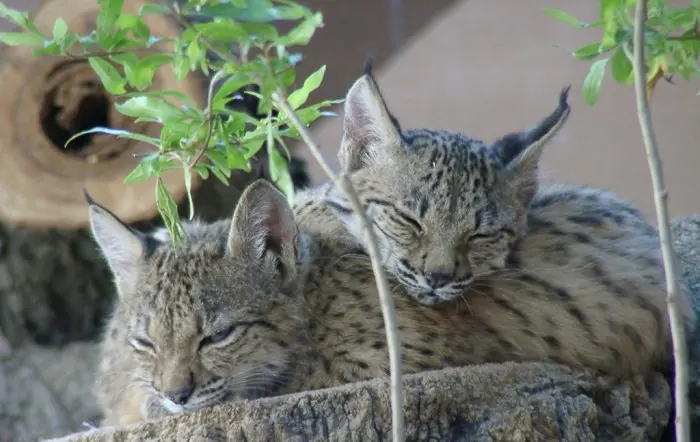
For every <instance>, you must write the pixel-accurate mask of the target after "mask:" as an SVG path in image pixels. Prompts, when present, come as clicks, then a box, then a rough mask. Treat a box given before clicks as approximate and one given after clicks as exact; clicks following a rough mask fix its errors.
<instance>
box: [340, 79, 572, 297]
mask: <svg viewBox="0 0 700 442" xmlns="http://www.w3.org/2000/svg"><path fill="white" fill-rule="evenodd" d="M567 96H568V88H565V89H564V90H563V91H562V92H561V95H560V97H559V105H558V107H557V109H556V110H555V111H554V112H553V113H552V114H551V115H549V116H548V117H546V118H544V119H543V120H542V121H540V122H539V123H538V124H537V125H536V126H534V127H533V128H531V129H529V130H526V131H523V132H517V133H510V134H507V135H505V136H504V137H502V138H501V139H499V140H497V141H495V142H493V143H492V144H490V145H488V144H485V143H483V142H482V141H479V140H475V139H472V138H469V137H467V136H465V135H462V134H459V133H454V132H448V131H437V130H425V129H421V130H406V131H402V130H401V128H400V126H399V124H398V122H397V121H396V119H395V118H394V117H393V116H392V115H391V113H390V112H389V110H388V108H387V106H386V104H385V102H384V100H383V98H382V95H381V93H380V91H379V88H378V86H377V84H376V82H375V81H374V79H373V77H372V75H371V70H370V68H369V66H368V68H366V72H365V75H363V76H362V77H361V78H360V79H359V80H357V81H356V82H355V84H354V85H353V86H352V88H351V89H350V91H349V92H348V95H347V97H346V100H345V117H344V127H343V140H342V144H341V148H340V152H339V159H340V162H341V165H342V166H343V167H344V168H345V169H346V170H348V171H350V172H351V177H350V178H351V180H352V182H353V184H354V186H355V188H356V190H357V192H358V193H359V195H360V197H361V199H362V200H363V202H364V205H365V210H366V211H367V213H368V215H369V217H370V218H371V219H372V221H373V224H374V228H375V232H376V235H377V237H378V240H379V243H380V244H379V247H380V249H381V253H382V258H383V261H384V266H385V267H386V268H387V270H388V271H389V272H391V273H392V274H393V275H394V276H396V277H397V278H398V279H399V280H400V281H401V282H402V283H403V284H404V285H405V286H406V287H407V289H408V291H409V293H410V294H411V295H412V296H414V297H415V298H416V299H418V300H419V301H420V302H422V303H424V304H434V303H437V302H440V301H444V300H450V299H454V298H455V297H457V296H461V294H462V293H463V291H464V289H465V287H467V286H468V285H469V284H470V283H471V282H472V281H473V280H474V279H476V278H479V277H480V276H485V275H487V274H489V272H493V271H494V270H496V269H500V268H502V267H504V265H505V261H506V258H507V257H508V254H509V252H510V250H511V247H512V245H513V244H514V242H515V240H516V239H517V238H518V236H519V235H520V234H521V233H522V232H523V231H524V229H525V227H526V225H525V224H526V213H525V210H526V208H527V206H528V205H529V203H530V200H531V199H532V197H533V196H534V193H535V191H536V189H537V168H538V162H539V159H540V154H541V152H542V148H543V146H544V145H545V144H546V142H547V141H548V140H549V138H550V137H551V136H552V135H553V134H555V133H556V132H557V131H558V129H559V128H560V127H561V126H562V124H563V123H564V121H565V120H566V117H567V116H568V114H569V106H568V104H567ZM326 203H327V204H328V205H329V206H330V207H332V208H333V209H334V210H335V211H336V213H337V214H338V216H339V217H340V218H341V219H342V221H343V222H344V224H345V225H346V226H347V228H348V230H349V231H350V232H351V233H352V234H353V235H354V236H355V237H356V239H357V240H358V241H360V242H361V243H364V240H365V239H364V234H363V233H362V231H361V230H360V227H359V223H358V220H357V218H356V216H355V215H354V213H353V212H352V210H350V205H349V203H348V202H347V200H346V199H345V198H344V196H343V193H342V192H341V191H340V190H338V189H334V190H333V191H332V192H331V193H330V194H329V195H328V197H327V199H326Z"/></svg>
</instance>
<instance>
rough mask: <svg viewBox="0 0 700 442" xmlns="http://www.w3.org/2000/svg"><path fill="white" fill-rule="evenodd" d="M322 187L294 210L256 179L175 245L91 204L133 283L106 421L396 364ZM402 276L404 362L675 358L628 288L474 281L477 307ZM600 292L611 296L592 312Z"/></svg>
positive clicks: (320, 383)
mask: <svg viewBox="0 0 700 442" xmlns="http://www.w3.org/2000/svg"><path fill="white" fill-rule="evenodd" d="M322 191H323V189H320V190H314V191H309V192H306V193H302V194H300V195H299V196H298V197H297V199H296V202H295V207H294V213H293V212H292V210H291V209H290V208H289V206H288V205H287V202H286V200H285V198H284V196H283V195H282V194H281V193H280V192H279V191H278V190H276V189H275V188H274V187H273V186H272V185H271V184H269V183H267V182H265V181H258V182H255V183H254V184H252V185H251V186H250V187H249V188H248V189H246V191H245V192H244V193H243V195H242V196H241V200H240V201H239V203H238V205H237V208H236V210H235V213H234V215H233V218H232V220H231V221H230V222H227V221H220V222H217V223H214V224H200V223H191V224H186V225H185V233H186V235H187V237H188V244H187V246H186V247H182V248H179V250H177V252H175V251H174V250H173V249H172V246H171V244H170V242H169V240H168V238H167V235H163V234H162V232H161V233H156V234H152V235H145V234H142V233H139V232H136V231H133V230H132V229H130V228H128V227H126V226H125V225H124V224H123V223H122V222H121V221H119V220H118V219H117V218H116V217H115V216H114V215H112V214H111V213H110V212H109V211H107V210H106V209H104V208H102V207H100V206H99V205H98V204H97V203H95V202H92V203H91V204H90V219H91V227H92V231H93V235H94V237H95V239H96V240H97V243H98V244H99V245H100V248H101V249H102V251H103V253H104V255H105V257H106V259H107V261H108V262H109V265H110V267H111V269H112V270H113V272H114V276H115V281H116V285H117V287H118V293H119V299H118V303H117V306H116V309H115V312H114V313H113V316H112V318H111V320H110V322H109V325H108V327H107V331H106V333H105V335H104V342H103V351H102V361H101V364H100V370H99V376H98V382H97V397H98V399H99V402H100V404H101V406H102V407H103V409H104V411H105V420H104V424H106V425H115V424H127V423H132V422H138V421H141V420H144V419H156V418H159V417H161V416H164V415H167V414H170V413H179V412H184V411H192V410H196V409H199V408H201V407H205V406H209V405H213V404H217V403H222V402H226V401H231V400H235V399H238V398H257V397H262V396H269V395H277V394H285V393H291V392H297V391H302V390H310V389H318V388H323V387H330V386H335V385H339V384H343V383H348V382H353V381H359V380H365V379H369V378H374V377H381V376H386V375H387V374H388V367H389V361H388V353H387V349H386V343H385V335H384V324H383V319H382V313H381V309H380V305H379V299H378V295H377V292H376V288H375V283H374V278H373V274H372V271H371V265H370V262H369V261H368V259H367V257H366V255H363V254H362V253H361V249H360V250H358V249H357V245H356V244H354V241H350V239H351V237H349V236H348V235H347V234H346V233H343V231H344V229H343V227H342V224H341V223H340V222H338V221H336V225H333V223H332V220H333V219H334V215H333V214H332V213H331V212H330V211H329V210H328V209H327V208H326V207H325V206H324V205H323V204H320V203H319V201H321V196H322V195H321V192H322ZM391 283H392V290H393V292H394V293H395V294H396V295H395V302H396V309H397V320H398V327H399V330H400V336H401V339H402V345H403V369H404V372H405V373H415V372H418V371H423V370H430V369H438V368H443V367H450V366H462V365H470V364H480V363H485V362H500V361H511V360H513V361H523V360H543V361H558V362H562V363H565V364H569V365H571V366H577V367H592V368H597V369H600V370H602V371H604V372H608V373H613V374H623V375H624V374H628V373H631V372H635V373H638V372H646V371H648V370H650V369H652V368H653V367H654V366H655V365H656V364H658V363H659V362H660V361H662V360H664V358H665V355H666V346H665V341H664V340H663V339H659V337H658V336H656V335H655V332H654V331H651V330H649V327H648V326H646V324H648V323H649V322H650V321H651V320H652V314H651V313H649V312H647V311H645V310H641V309H629V308H628V307H629V306H628V305H627V303H626V301H625V300H624V299H615V298H611V299H608V298H606V297H601V298H600V299H597V298H596V297H595V296H590V298H591V299H590V302H588V303H579V305H578V306H573V305H572V304H571V301H570V300H568V299H562V298H556V297H555V296H554V295H553V294H550V293H546V295H547V296H549V295H552V296H551V299H550V298H548V297H547V296H542V295H540V293H539V292H538V291H537V290H536V289H537V288H538V287H539V286H537V285H535V286H533V287H534V288H533V289H531V290H529V291H528V290H525V291H522V290H521V292H520V293H518V295H520V296H519V297H520V298H522V300H521V301H522V302H520V301H518V300H517V299H515V300H514V301H513V302H512V303H511V304H508V303H506V302H504V300H505V299H507V297H509V296H511V297H513V295H514V292H513V290H514V289H522V286H520V285H513V286H508V285H503V286H499V287H496V286H484V287H477V288H475V290H478V291H475V294H474V295H473V296H472V297H470V300H469V303H468V305H467V304H466V303H464V302H463V301H462V300H461V299H460V300H457V301H454V302H451V303H443V304H441V305H437V306H433V307H428V306H424V305H421V304H420V303H418V302H416V301H415V300H414V299H413V298H411V297H410V296H408V294H406V293H402V285H401V284H399V283H397V282H395V281H392V282H391ZM498 290H500V291H498ZM476 293H478V296H477V295H476ZM650 302H654V301H653V300H652V301H650ZM595 303H605V305H608V306H609V307H610V308H609V309H607V310H605V312H603V311H602V310H594V312H598V313H596V314H595V315H590V314H589V313H588V309H592V307H591V306H590V305H589V304H595ZM653 307H654V308H657V309H658V308H661V306H660V304H658V303H654V304H653ZM514 308H521V309H522V312H521V313H515V311H514V310H513V309H514ZM576 309H581V310H580V311H579V310H576ZM572 311H579V312H580V313H581V315H584V314H586V315H587V316H586V318H588V321H589V322H588V323H584V322H582V320H581V318H580V317H578V316H580V315H575V314H572V313H571V312H572ZM523 318H531V321H530V322H529V323H528V324H527V325H525V324H524V323H523V320H524V319H523ZM605 321H609V322H610V323H612V324H616V325H618V326H619V327H622V328H623V329H624V330H626V331H628V332H629V334H628V335H626V336H622V337H618V336H615V335H612V334H611V333H610V332H608V331H606V330H605V329H604V328H603V327H600V325H601V324H603V323H604V322H605ZM601 330H602V331H601ZM658 332H659V333H661V334H663V333H665V330H660V331H658ZM632 337H634V338H638V339H639V341H640V342H636V341H635V340H633V338H632ZM635 344H638V345H635Z"/></svg>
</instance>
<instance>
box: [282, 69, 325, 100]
mask: <svg viewBox="0 0 700 442" xmlns="http://www.w3.org/2000/svg"><path fill="white" fill-rule="evenodd" d="M325 74H326V65H323V66H321V68H320V69H318V70H317V71H316V72H314V73H313V74H311V75H309V77H308V78H307V79H306V80H305V81H304V85H303V86H302V87H301V88H299V89H297V90H295V91H294V92H292V93H291V94H290V95H289V98H288V99H287V101H289V104H290V106H292V109H297V108H298V107H299V106H301V105H302V104H304V103H306V100H308V99H309V94H310V93H311V92H313V91H314V90H316V89H318V87H319V86H320V85H321V82H322V81H323V76H324V75H325Z"/></svg>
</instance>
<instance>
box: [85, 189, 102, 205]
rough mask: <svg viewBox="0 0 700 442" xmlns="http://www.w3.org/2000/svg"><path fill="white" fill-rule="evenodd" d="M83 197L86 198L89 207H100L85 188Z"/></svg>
mask: <svg viewBox="0 0 700 442" xmlns="http://www.w3.org/2000/svg"><path fill="white" fill-rule="evenodd" d="M83 196H84V197H85V201H87V203H88V205H90V206H94V205H99V204H97V203H96V202H95V200H94V199H93V198H92V196H90V193H89V192H88V191H87V189H86V188H84V187H83Z"/></svg>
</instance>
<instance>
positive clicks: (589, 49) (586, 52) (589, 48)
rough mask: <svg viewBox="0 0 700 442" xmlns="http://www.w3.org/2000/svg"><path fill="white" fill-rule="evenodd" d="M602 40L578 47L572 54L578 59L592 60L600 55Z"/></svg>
mask: <svg viewBox="0 0 700 442" xmlns="http://www.w3.org/2000/svg"><path fill="white" fill-rule="evenodd" d="M600 49H601V47H600V42H599V41H596V42H593V43H590V44H587V45H585V46H581V47H580V48H578V49H576V50H575V51H574V53H573V54H572V55H573V56H574V58H576V59H578V60H591V59H593V58H596V57H597V56H598V55H600V52H601V51H600Z"/></svg>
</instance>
